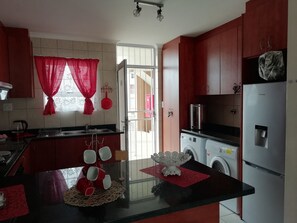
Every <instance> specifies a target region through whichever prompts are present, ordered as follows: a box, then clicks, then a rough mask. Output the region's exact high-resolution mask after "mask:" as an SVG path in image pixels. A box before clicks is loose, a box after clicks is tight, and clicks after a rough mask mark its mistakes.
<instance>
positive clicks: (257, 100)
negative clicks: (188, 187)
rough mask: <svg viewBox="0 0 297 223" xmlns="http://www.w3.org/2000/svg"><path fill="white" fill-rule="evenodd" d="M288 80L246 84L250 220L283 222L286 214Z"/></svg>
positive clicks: (245, 206)
mask: <svg viewBox="0 0 297 223" xmlns="http://www.w3.org/2000/svg"><path fill="white" fill-rule="evenodd" d="M285 117H286V82H273V83H265V84H251V85H244V86H243V181H244V182H245V183H247V184H250V185H252V186H254V187H255V194H253V195H250V196H245V197H243V204H242V205H243V210H242V211H243V213H242V214H243V220H244V221H245V222H246V223H260V222H261V223H282V222H283V221H284V220H283V217H284V178H285Z"/></svg>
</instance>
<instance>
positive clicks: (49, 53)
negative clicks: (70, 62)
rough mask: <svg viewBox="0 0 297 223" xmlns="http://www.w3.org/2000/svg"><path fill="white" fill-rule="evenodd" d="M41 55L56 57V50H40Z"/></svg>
mask: <svg viewBox="0 0 297 223" xmlns="http://www.w3.org/2000/svg"><path fill="white" fill-rule="evenodd" d="M41 55H42V56H52V57H56V56H58V50H57V49H51V48H41Z"/></svg>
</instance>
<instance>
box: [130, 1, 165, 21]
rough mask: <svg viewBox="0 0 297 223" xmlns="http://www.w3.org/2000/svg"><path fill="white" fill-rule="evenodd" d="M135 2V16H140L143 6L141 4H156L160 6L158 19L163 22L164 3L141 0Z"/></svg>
mask: <svg viewBox="0 0 297 223" xmlns="http://www.w3.org/2000/svg"><path fill="white" fill-rule="evenodd" d="M134 3H136V9H134V10H133V15H134V16H135V17H139V16H140V12H141V10H142V8H141V7H140V6H139V5H147V6H155V7H157V8H158V10H157V17H156V18H157V19H158V21H160V22H161V21H162V20H163V19H164V16H163V14H162V8H163V7H164V5H163V4H162V3H156V2H148V1H140V0H134Z"/></svg>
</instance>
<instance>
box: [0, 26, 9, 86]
mask: <svg viewBox="0 0 297 223" xmlns="http://www.w3.org/2000/svg"><path fill="white" fill-rule="evenodd" d="M0 81H3V82H9V73H8V51H7V38H6V34H5V31H4V26H3V25H2V23H1V22H0Z"/></svg>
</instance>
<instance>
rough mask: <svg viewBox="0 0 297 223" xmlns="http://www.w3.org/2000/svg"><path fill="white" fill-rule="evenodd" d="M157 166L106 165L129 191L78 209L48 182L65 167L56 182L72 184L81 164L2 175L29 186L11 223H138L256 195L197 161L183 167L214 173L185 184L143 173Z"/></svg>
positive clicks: (1, 181)
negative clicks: (24, 206)
mask: <svg viewBox="0 0 297 223" xmlns="http://www.w3.org/2000/svg"><path fill="white" fill-rule="evenodd" d="M152 165H155V164H154V162H153V161H152V160H151V159H146V160H136V161H129V162H126V161H123V162H117V163H109V164H104V166H103V168H104V169H105V170H106V172H107V173H109V174H110V175H111V177H112V179H113V180H117V181H118V180H119V179H121V181H120V182H121V183H122V184H123V185H124V186H125V188H126V192H125V193H124V196H122V197H121V198H119V199H118V200H116V201H114V202H111V203H108V204H105V205H102V206H98V207H83V208H79V207H75V206H70V205H67V204H64V202H63V198H62V197H61V196H60V197H59V196H58V194H60V195H61V194H63V191H59V187H51V186H49V184H46V183H45V182H44V181H45V180H47V181H51V180H53V179H52V178H55V176H56V175H57V174H55V173H56V171H61V172H62V174H63V176H64V178H63V179H61V178H59V179H54V180H55V181H56V182H57V180H65V181H66V183H67V185H68V186H69V187H71V186H72V185H74V184H75V183H76V180H77V177H78V175H79V173H80V171H81V169H82V167H77V168H68V169H62V170H56V171H47V172H41V173H37V174H35V175H22V176H15V177H3V178H0V188H1V187H6V186H9V185H16V184H23V185H24V187H25V193H26V198H27V203H28V206H29V211H30V213H29V214H28V215H26V216H22V217H18V218H15V219H11V220H8V221H6V222H22V223H27V222H28V223H29V222H30V223H44V222H47V223H54V222H63V223H68V222H71V223H73V222H80V223H84V222H88V223H89V222H133V221H136V220H140V219H145V218H150V217H154V216H158V215H162V214H168V213H172V212H175V211H179V210H185V209H189V208H193V207H198V206H201V205H205V204H211V203H216V202H219V201H222V200H226V199H230V198H235V197H241V196H245V195H249V194H252V193H254V188H253V187H251V186H249V185H247V184H245V183H242V182H240V181H238V180H236V179H234V178H231V177H229V176H226V175H224V174H222V173H219V172H217V171H215V170H214V169H211V168H209V167H207V166H205V165H203V164H200V163H198V162H195V161H189V162H187V163H186V164H184V165H183V167H185V168H188V169H191V170H194V171H198V172H201V173H205V174H208V175H210V177H209V178H208V179H206V180H204V181H201V182H198V183H196V184H193V185H191V186H189V187H186V188H182V187H179V186H176V185H173V184H170V183H168V182H166V181H162V180H160V179H159V178H156V177H153V176H151V175H148V174H145V173H142V172H140V171H139V170H140V169H142V168H145V167H149V166H152ZM45 175H46V177H44V176H45ZM53 189H55V190H53ZM153 191H154V192H155V193H154V192H153ZM44 195H46V196H44ZM53 198H55V199H53Z"/></svg>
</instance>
